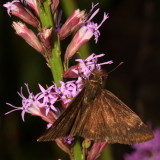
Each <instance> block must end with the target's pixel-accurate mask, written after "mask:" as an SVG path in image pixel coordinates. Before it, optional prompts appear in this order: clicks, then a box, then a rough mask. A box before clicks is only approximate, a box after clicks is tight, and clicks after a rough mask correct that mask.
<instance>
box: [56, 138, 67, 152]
mask: <svg viewBox="0 0 160 160" xmlns="http://www.w3.org/2000/svg"><path fill="white" fill-rule="evenodd" d="M55 141H56V143H57V145H58V146H59V148H61V149H62V150H63V151H64V152H66V153H69V151H70V150H69V147H68V146H67V145H66V144H64V143H63V139H56V140H55Z"/></svg>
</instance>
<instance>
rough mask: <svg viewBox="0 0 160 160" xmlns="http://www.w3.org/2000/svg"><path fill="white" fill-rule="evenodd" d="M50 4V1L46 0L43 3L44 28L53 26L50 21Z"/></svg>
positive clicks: (51, 20)
mask: <svg viewBox="0 0 160 160" xmlns="http://www.w3.org/2000/svg"><path fill="white" fill-rule="evenodd" d="M51 4H52V2H51V1H50V0H46V1H44V2H43V6H44V10H45V13H46V20H47V22H46V26H47V27H52V26H53V19H52V13H51Z"/></svg>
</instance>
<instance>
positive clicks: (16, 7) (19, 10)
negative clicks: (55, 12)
mask: <svg viewBox="0 0 160 160" xmlns="http://www.w3.org/2000/svg"><path fill="white" fill-rule="evenodd" d="M3 6H4V7H6V8H7V12H8V14H9V16H11V14H12V15H14V16H17V17H19V18H20V19H22V20H23V21H24V22H26V23H28V24H30V25H32V26H34V27H38V26H39V21H38V19H37V18H36V17H35V16H34V15H33V14H32V13H31V12H30V11H29V10H28V9H27V8H25V7H23V6H22V5H21V4H20V3H19V0H14V1H12V2H7V3H6V4H4V5H3Z"/></svg>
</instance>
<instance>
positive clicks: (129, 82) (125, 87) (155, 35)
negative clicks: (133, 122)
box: [0, 0, 160, 160]
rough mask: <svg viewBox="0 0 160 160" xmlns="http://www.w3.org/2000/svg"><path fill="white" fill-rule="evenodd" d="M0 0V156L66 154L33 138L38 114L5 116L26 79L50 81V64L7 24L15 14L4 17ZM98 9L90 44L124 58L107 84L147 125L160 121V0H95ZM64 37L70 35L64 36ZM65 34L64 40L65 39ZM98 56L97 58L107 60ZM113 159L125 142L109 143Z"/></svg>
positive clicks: (85, 4)
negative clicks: (106, 15)
mask: <svg viewBox="0 0 160 160" xmlns="http://www.w3.org/2000/svg"><path fill="white" fill-rule="evenodd" d="M5 2H6V1H4V0H3V1H1V2H0V20H1V21H0V37H1V39H0V52H1V54H0V56H1V57H0V61H1V62H0V65H1V66H0V77H1V78H0V83H1V85H0V102H1V104H0V159H1V160H22V159H23V160H28V159H30V160H32V159H39V160H42V159H45V160H54V159H58V158H62V159H67V158H66V155H65V154H63V153H62V152H60V150H59V149H57V147H55V145H53V144H52V143H37V142H36V139H37V137H39V136H40V135H41V133H43V131H44V130H45V127H46V124H45V122H43V121H42V120H41V119H40V118H38V117H33V116H30V115H28V114H26V115H25V123H23V122H22V119H21V115H20V112H14V113H12V114H9V115H7V116H4V113H5V112H7V111H9V110H10V109H11V108H10V107H9V106H6V104H5V103H6V102H10V103H12V104H14V105H16V106H21V99H20V98H19V96H18V95H17V94H16V92H17V91H18V90H19V89H20V87H21V86H23V84H24V82H26V83H28V84H29V86H30V89H31V91H33V92H34V93H37V92H39V90H38V86H37V84H38V83H40V84H42V85H43V86H44V85H45V84H48V85H50V84H51V83H52V76H51V73H50V70H49V69H48V68H47V66H46V65H45V60H44V59H43V57H42V56H41V55H40V54H38V53H36V51H35V50H34V49H32V48H31V47H29V46H28V45H27V44H26V43H25V42H24V41H23V40H22V39H21V38H20V37H18V36H16V35H15V33H14V30H13V28H12V27H11V24H12V20H15V17H11V18H10V17H9V16H8V15H7V12H6V9H4V8H3V7H2V4H3V3H5ZM94 2H100V5H99V7H100V8H101V13H100V15H99V16H97V19H96V18H95V21H98V22H100V20H101V18H102V16H103V11H106V12H108V13H109V15H110V18H109V20H107V22H105V24H104V25H103V26H102V27H101V29H100V31H101V37H100V39H99V42H98V44H97V45H95V44H94V41H93V39H92V40H91V42H90V50H91V52H94V53H97V54H99V53H106V57H105V58H106V59H107V60H111V59H112V60H113V61H114V64H113V65H111V66H107V69H108V70H111V69H112V68H114V67H115V66H116V65H117V64H119V63H120V62H124V64H123V65H122V66H121V67H119V68H118V69H117V70H116V71H114V72H112V73H111V74H110V75H109V78H108V80H107V82H106V88H107V89H109V90H111V91H112V92H113V93H115V94H116V95H117V96H118V97H119V98H120V99H121V100H123V101H124V102H125V103H126V104H127V105H128V106H130V107H131V108H132V110H134V111H135V112H136V113H137V114H138V115H140V117H141V118H142V119H143V121H144V122H147V123H151V124H152V128H156V127H158V126H159V125H160V121H159V120H160V118H159V116H160V94H159V90H160V76H159V75H160V31H159V28H160V1H159V0H105V1H102V0H99V1H94ZM78 5H79V7H80V9H85V8H87V9H88V10H89V8H90V6H91V1H78ZM68 42H69V41H68ZM68 42H67V40H66V44H67V43H68ZM106 59H103V60H102V61H106ZM111 149H112V154H113V157H114V159H115V160H117V159H118V160H122V159H123V155H124V153H126V152H130V151H131V149H130V147H129V146H127V145H120V144H115V145H111Z"/></svg>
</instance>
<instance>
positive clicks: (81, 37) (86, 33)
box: [65, 26, 93, 60]
mask: <svg viewBox="0 0 160 160" xmlns="http://www.w3.org/2000/svg"><path fill="white" fill-rule="evenodd" d="M92 36H93V33H92V32H91V31H90V30H88V29H87V27H86V26H83V27H82V28H80V29H79V30H78V31H77V33H76V34H75V36H74V37H73V39H72V41H71V43H70V44H69V45H68V47H67V49H66V53H65V60H66V59H70V58H71V57H72V56H73V55H74V54H75V53H76V52H77V51H78V50H79V48H80V47H81V46H82V45H83V44H85V43H86V42H88V41H89V40H90V39H91V38H92Z"/></svg>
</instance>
